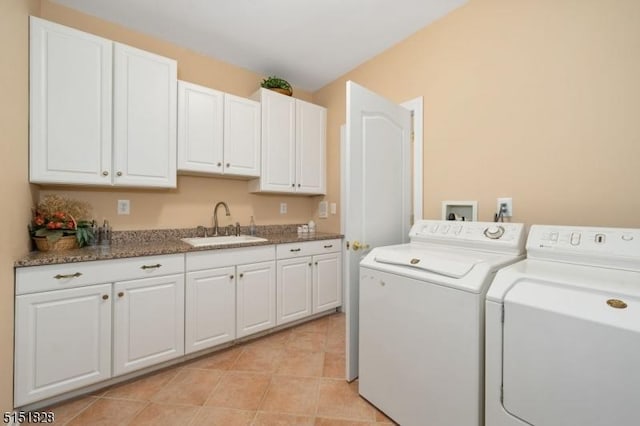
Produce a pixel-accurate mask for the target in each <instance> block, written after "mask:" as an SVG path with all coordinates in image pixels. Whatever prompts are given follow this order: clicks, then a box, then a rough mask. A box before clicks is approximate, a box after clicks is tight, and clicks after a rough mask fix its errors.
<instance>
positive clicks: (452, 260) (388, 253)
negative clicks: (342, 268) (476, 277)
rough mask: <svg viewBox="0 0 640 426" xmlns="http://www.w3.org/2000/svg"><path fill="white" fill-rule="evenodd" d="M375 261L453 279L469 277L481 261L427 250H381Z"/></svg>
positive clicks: (377, 253)
mask: <svg viewBox="0 0 640 426" xmlns="http://www.w3.org/2000/svg"><path fill="white" fill-rule="evenodd" d="M374 260H375V261H376V262H379V263H385V264H389V265H395V266H403V267H407V268H414V269H419V270H423V271H426V272H431V273H434V274H437V275H442V276H445V277H451V278H462V277H464V276H465V275H467V274H468V273H469V272H470V271H471V270H472V269H473V267H474V266H475V265H476V264H477V263H479V262H480V259H477V258H473V257H468V256H456V255H455V254H453V253H449V254H445V253H442V252H436V251H427V250H404V249H395V250H394V249H391V248H389V249H385V248H382V249H379V250H378V251H377V252H376V254H375V256H374Z"/></svg>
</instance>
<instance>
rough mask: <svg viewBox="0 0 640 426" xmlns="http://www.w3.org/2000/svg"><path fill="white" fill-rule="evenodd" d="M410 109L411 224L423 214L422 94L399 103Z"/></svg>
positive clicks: (420, 218)
mask: <svg viewBox="0 0 640 426" xmlns="http://www.w3.org/2000/svg"><path fill="white" fill-rule="evenodd" d="M400 105H401V106H403V107H405V108H406V109H408V110H409V111H411V127H412V129H413V138H412V139H413V188H412V190H413V218H412V219H413V220H412V221H411V224H412V225H413V224H414V223H416V222H417V221H418V220H422V216H423V208H422V203H423V198H422V197H423V191H424V181H423V176H424V169H423V162H424V139H423V133H422V129H423V119H424V118H423V117H424V115H423V105H424V100H423V98H422V96H418V97H417V98H414V99H411V100H409V101H406V102H403V103H401V104H400Z"/></svg>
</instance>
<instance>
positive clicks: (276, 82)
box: [260, 75, 293, 96]
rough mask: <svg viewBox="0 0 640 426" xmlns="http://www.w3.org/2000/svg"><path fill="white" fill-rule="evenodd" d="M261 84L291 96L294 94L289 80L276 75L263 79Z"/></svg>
mask: <svg viewBox="0 0 640 426" xmlns="http://www.w3.org/2000/svg"><path fill="white" fill-rule="evenodd" d="M260 86H261V87H264V88H265V89H270V90H273V91H275V92H278V93H282V94H283V95H287V96H291V95H292V94H293V89H292V88H291V85H290V84H289V82H288V81H287V80H283V79H281V78H279V77H276V76H275V75H273V76H271V77H267V78H265V79H264V80H262V83H260Z"/></svg>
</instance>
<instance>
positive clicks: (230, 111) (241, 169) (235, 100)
mask: <svg viewBox="0 0 640 426" xmlns="http://www.w3.org/2000/svg"><path fill="white" fill-rule="evenodd" d="M224 173H225V174H227V175H237V176H260V103H258V102H256V101H252V100H251V99H245V98H241V97H238V96H233V95H230V94H228V93H227V94H225V95H224Z"/></svg>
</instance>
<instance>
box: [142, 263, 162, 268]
mask: <svg viewBox="0 0 640 426" xmlns="http://www.w3.org/2000/svg"><path fill="white" fill-rule="evenodd" d="M161 266H162V265H161V264H159V263H156V264H155V265H142V266H141V267H140V269H155V268H159V267H161Z"/></svg>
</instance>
